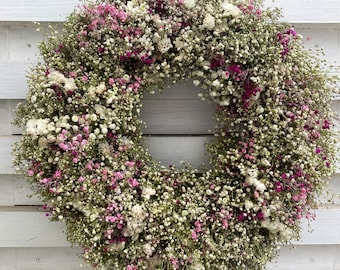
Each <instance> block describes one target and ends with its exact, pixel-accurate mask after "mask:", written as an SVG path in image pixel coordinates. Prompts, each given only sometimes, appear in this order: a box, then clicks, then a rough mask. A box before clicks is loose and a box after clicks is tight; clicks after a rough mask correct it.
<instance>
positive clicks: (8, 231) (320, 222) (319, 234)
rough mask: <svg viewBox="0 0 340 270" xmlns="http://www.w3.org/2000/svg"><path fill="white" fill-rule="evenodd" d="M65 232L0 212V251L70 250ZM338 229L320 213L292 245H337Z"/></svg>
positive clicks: (334, 212)
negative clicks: (11, 248)
mask: <svg viewBox="0 0 340 270" xmlns="http://www.w3.org/2000/svg"><path fill="white" fill-rule="evenodd" d="M0 210H1V209H0ZM23 224H25V226H24V227H23ZM64 228H65V225H64V224H63V223H61V222H49V220H48V218H47V217H46V216H45V214H44V213H43V212H41V211H33V210H30V211H15V210H14V209H13V210H8V211H0V247H69V246H70V244H69V243H68V242H67V241H66V237H65V234H64V233H63V231H64ZM339 228H340V209H339V208H332V209H320V210H318V211H317V219H316V221H313V222H312V224H311V226H310V227H308V225H307V222H303V232H302V238H301V241H299V242H296V243H295V244H296V245H339V244H340V230H339ZM310 230H313V232H312V233H311V232H310Z"/></svg>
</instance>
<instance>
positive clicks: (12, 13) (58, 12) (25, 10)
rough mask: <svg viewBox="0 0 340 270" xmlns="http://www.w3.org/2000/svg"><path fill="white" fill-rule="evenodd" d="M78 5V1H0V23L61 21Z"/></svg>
mask: <svg viewBox="0 0 340 270" xmlns="http://www.w3.org/2000/svg"><path fill="white" fill-rule="evenodd" d="M79 3H80V1H79V0H59V1H53V0H1V1H0V21H48V22H58V21H63V20H65V17H66V16H67V15H68V14H69V13H70V12H71V11H72V10H73V9H74V7H75V6H76V5H78V4H79Z"/></svg>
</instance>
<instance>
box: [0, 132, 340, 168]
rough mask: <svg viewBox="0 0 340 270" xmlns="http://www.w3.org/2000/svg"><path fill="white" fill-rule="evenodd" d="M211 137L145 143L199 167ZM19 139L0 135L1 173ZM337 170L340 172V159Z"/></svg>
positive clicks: (162, 157)
mask: <svg viewBox="0 0 340 270" xmlns="http://www.w3.org/2000/svg"><path fill="white" fill-rule="evenodd" d="M210 139H211V137H210V136H198V137H196V136H193V137H192V136H170V137H168V136H152V137H151V136H150V137H146V138H145V143H146V146H147V148H148V149H149V151H150V153H151V154H152V156H153V158H154V159H155V160H158V161H160V162H161V163H162V165H164V166H168V165H176V166H181V163H182V161H184V162H186V163H190V164H191V165H193V166H194V167H197V166H200V165H201V164H202V163H205V164H208V161H209V158H208V155H207V153H206V150H205V144H206V142H208V141H209V140H210ZM18 140H20V136H0V174H13V173H15V169H14V168H13V167H12V156H11V152H12V145H13V144H14V142H15V141H18ZM339 154H340V153H339ZM337 172H338V173H339V172H340V162H339V161H338V163H337Z"/></svg>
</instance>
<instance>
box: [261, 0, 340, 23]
mask: <svg viewBox="0 0 340 270" xmlns="http://www.w3.org/2000/svg"><path fill="white" fill-rule="evenodd" d="M265 5H266V6H267V7H280V8H282V10H283V15H284V20H286V21H289V22H293V23H339V22H340V17H339V12H340V2H339V1H338V0H298V1H297V0H265Z"/></svg>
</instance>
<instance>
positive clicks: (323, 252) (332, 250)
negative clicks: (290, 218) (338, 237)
mask: <svg viewBox="0 0 340 270" xmlns="http://www.w3.org/2000/svg"><path fill="white" fill-rule="evenodd" d="M279 254H280V256H279V257H278V258H277V259H276V260H275V261H274V262H272V263H269V264H268V266H267V268H266V270H296V269H299V270H307V269H308V270H338V269H340V264H339V262H340V261H339V254H340V247H339V246H338V245H318V246H309V245H306V246H296V247H295V248H291V247H282V248H281V249H280V253H279Z"/></svg>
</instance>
